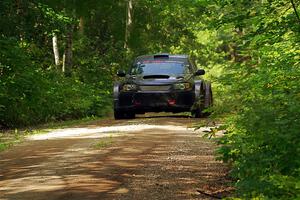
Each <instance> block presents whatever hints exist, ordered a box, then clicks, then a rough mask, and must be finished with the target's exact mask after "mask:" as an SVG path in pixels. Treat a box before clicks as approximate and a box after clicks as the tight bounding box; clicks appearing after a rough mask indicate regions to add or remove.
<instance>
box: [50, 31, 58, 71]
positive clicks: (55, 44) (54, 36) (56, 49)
mask: <svg viewBox="0 0 300 200" xmlns="http://www.w3.org/2000/svg"><path fill="white" fill-rule="evenodd" d="M52 44H53V54H54V61H55V65H56V66H58V65H59V51H58V42H57V35H56V34H55V33H53V37H52Z"/></svg>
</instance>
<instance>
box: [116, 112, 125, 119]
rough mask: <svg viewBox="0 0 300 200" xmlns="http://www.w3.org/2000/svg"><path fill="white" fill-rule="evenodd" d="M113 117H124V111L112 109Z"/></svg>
mask: <svg viewBox="0 0 300 200" xmlns="http://www.w3.org/2000/svg"><path fill="white" fill-rule="evenodd" d="M114 117H115V119H125V115H124V113H123V112H121V111H119V110H114Z"/></svg>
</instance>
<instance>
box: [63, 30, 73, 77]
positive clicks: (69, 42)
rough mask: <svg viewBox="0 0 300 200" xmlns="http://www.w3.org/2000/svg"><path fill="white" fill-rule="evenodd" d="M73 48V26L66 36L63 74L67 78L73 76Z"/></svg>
mask: <svg viewBox="0 0 300 200" xmlns="http://www.w3.org/2000/svg"><path fill="white" fill-rule="evenodd" d="M72 46H73V26H72V27H71V28H70V30H69V31H68V33H67V36H66V47H65V52H64V64H63V72H64V73H65V75H66V76H71V72H72V64H73V63H72V59H73V52H72Z"/></svg>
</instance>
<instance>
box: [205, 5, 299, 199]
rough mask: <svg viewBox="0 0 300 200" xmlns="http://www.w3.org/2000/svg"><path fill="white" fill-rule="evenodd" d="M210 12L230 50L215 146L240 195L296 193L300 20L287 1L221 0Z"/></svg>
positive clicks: (268, 196)
mask: <svg viewBox="0 0 300 200" xmlns="http://www.w3.org/2000/svg"><path fill="white" fill-rule="evenodd" d="M237 10H239V12H237ZM212 11H214V13H222V16H221V17H214V16H212V17H211V22H212V23H211V24H209V26H218V27H219V30H218V32H219V35H218V37H219V38H220V39H221V40H222V41H223V44H222V45H221V46H219V47H218V48H219V49H221V50H222V52H223V53H225V55H226V54H227V55H226V56H225V59H226V60H227V61H226V62H223V64H222V65H223V74H222V75H221V76H220V77H219V78H218V79H217V80H218V81H219V83H221V84H220V85H223V89H220V90H219V91H221V92H222V93H221V94H219V95H221V97H222V100H223V103H222V104H220V105H219V111H220V112H221V113H222V112H226V113H230V117H227V120H226V125H227V131H228V134H227V136H226V137H224V138H223V139H222V140H221V141H220V142H221V144H223V146H222V148H220V150H219V153H221V155H222V159H223V160H224V161H228V162H230V163H231V164H232V166H233V171H232V175H233V177H235V178H236V180H237V182H236V186H237V188H238V194H239V196H240V197H242V198H246V199H247V198H260V199H298V198H300V196H299V194H300V188H299V180H300V148H299V147H300V140H299V136H300V134H299V130H300V123H299V119H300V118H299V116H300V104H299V102H300V101H299V100H300V96H299V91H300V86H299V78H300V76H299V74H300V63H299V53H300V46H299V41H300V33H299V26H300V24H299V23H298V22H297V18H296V16H295V14H294V12H293V9H291V4H290V1H272V2H268V1H265V2H252V1H251V2H250V1H235V2H224V1H220V2H219V4H217V5H216V6H215V7H214V9H213V10H212ZM226 32H227V36H226V37H224V33H226ZM222 52H221V53H222Z"/></svg>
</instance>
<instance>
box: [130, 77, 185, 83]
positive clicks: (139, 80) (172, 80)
mask: <svg viewBox="0 0 300 200" xmlns="http://www.w3.org/2000/svg"><path fill="white" fill-rule="evenodd" d="M183 80H184V79H183V78H176V77H169V78H147V79H143V78H142V77H137V78H130V82H132V83H135V84H137V85H170V84H174V83H178V82H182V81H183Z"/></svg>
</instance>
